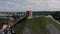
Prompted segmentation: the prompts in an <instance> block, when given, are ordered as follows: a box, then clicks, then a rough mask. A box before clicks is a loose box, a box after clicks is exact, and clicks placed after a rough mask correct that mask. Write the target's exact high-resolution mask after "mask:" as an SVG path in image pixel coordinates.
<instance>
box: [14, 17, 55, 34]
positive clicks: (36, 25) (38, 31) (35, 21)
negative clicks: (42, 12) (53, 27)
mask: <svg viewBox="0 0 60 34" xmlns="http://www.w3.org/2000/svg"><path fill="white" fill-rule="evenodd" d="M49 23H55V22H54V21H53V20H52V19H51V18H46V17H35V18H32V19H26V20H24V21H22V22H20V23H19V24H17V25H15V26H14V27H13V29H14V30H15V32H16V34H22V33H23V32H22V30H23V29H24V28H28V29H29V30H30V32H31V34H49V31H48V30H47V29H46V25H47V24H49Z"/></svg>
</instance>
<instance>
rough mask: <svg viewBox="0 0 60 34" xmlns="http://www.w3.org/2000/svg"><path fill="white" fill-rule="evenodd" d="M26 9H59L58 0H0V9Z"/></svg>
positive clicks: (59, 1) (59, 3)
mask: <svg viewBox="0 0 60 34" xmlns="http://www.w3.org/2000/svg"><path fill="white" fill-rule="evenodd" d="M29 8H30V9H29ZM27 10H32V11H60V0H0V11H11V12H13V11H27Z"/></svg>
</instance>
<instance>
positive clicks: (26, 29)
mask: <svg viewBox="0 0 60 34" xmlns="http://www.w3.org/2000/svg"><path fill="white" fill-rule="evenodd" d="M22 32H23V34H31V32H30V30H29V29H28V28H24V29H23V31H22Z"/></svg>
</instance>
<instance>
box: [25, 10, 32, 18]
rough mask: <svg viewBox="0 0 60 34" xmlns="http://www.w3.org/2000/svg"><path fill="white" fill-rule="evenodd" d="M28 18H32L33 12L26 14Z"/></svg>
mask: <svg viewBox="0 0 60 34" xmlns="http://www.w3.org/2000/svg"><path fill="white" fill-rule="evenodd" d="M26 16H27V18H32V11H31V10H30V11H27V14H26Z"/></svg>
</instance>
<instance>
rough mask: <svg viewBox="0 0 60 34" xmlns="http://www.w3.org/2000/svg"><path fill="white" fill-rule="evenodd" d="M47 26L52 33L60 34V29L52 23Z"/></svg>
mask: <svg viewBox="0 0 60 34" xmlns="http://www.w3.org/2000/svg"><path fill="white" fill-rule="evenodd" d="M46 28H47V30H48V31H49V32H50V34H60V31H59V30H58V29H57V28H56V27H55V26H54V25H52V24H47V26H46Z"/></svg>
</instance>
